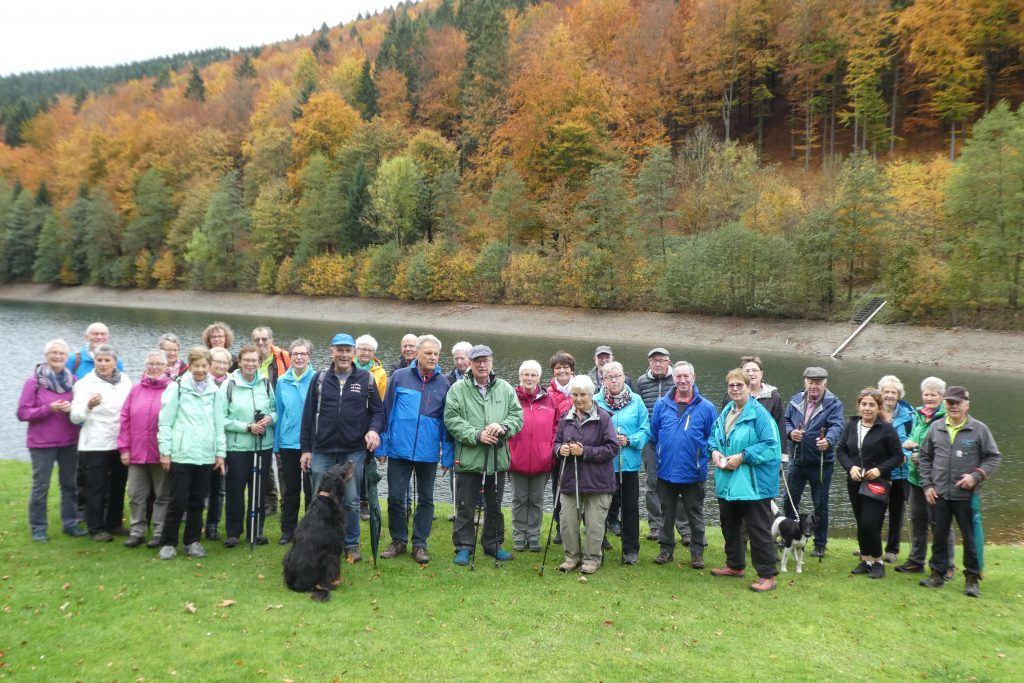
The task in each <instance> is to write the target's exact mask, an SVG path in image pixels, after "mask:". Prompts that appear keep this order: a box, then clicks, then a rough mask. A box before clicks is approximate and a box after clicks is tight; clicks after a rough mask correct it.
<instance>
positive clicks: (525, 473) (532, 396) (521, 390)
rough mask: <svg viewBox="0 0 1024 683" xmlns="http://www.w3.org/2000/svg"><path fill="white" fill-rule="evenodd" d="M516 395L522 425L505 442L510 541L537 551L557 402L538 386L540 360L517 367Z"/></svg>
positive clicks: (556, 414)
mask: <svg viewBox="0 0 1024 683" xmlns="http://www.w3.org/2000/svg"><path fill="white" fill-rule="evenodd" d="M516 396H517V397H518V398H519V404H520V405H521V406H522V407H523V428H522V430H521V431H520V432H519V433H518V434H516V435H515V436H513V437H512V439H511V440H510V441H509V442H508V445H509V450H510V451H511V453H512V463H511V465H510V466H509V470H508V471H509V476H510V477H511V479H512V542H513V544H514V545H513V549H514V550H515V551H516V552H523V550H525V549H526V548H527V546H529V548H530V552H534V553H539V552H540V527H541V522H542V521H543V520H544V508H543V507H542V506H543V504H544V488H545V487H546V486H547V483H548V475H549V474H550V473H551V467H552V462H553V461H554V452H553V451H552V444H553V443H554V439H555V427H556V426H557V425H558V415H559V413H558V405H557V403H556V402H555V399H554V397H552V396H551V394H550V393H549V392H547V391H546V390H545V389H544V387H542V386H540V363H538V362H537V361H535V360H528V361H523V364H522V365H520V366H519V386H518V387H516Z"/></svg>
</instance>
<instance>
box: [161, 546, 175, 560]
mask: <svg viewBox="0 0 1024 683" xmlns="http://www.w3.org/2000/svg"><path fill="white" fill-rule="evenodd" d="M177 556H178V551H177V550H175V549H174V546H173V545H165V546H164V547H163V548H160V554H159V555H157V557H158V558H159V559H161V560H173V559H174V558H175V557H177Z"/></svg>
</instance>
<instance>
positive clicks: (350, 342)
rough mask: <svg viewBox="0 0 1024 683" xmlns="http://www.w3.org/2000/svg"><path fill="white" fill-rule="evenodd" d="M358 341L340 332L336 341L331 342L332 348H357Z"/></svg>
mask: <svg viewBox="0 0 1024 683" xmlns="http://www.w3.org/2000/svg"><path fill="white" fill-rule="evenodd" d="M355 345H356V340H355V339H353V338H352V335H351V334H345V333H344V332H339V333H338V334H336V335H334V339H332V340H331V346H355Z"/></svg>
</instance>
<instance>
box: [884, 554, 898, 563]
mask: <svg viewBox="0 0 1024 683" xmlns="http://www.w3.org/2000/svg"><path fill="white" fill-rule="evenodd" d="M882 561H883V562H885V563H886V564H896V553H886V554H885V555H883V556H882Z"/></svg>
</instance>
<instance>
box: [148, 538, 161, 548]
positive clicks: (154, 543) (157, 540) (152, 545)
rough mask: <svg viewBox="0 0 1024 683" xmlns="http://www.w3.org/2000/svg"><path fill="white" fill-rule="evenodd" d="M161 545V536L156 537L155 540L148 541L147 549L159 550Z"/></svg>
mask: <svg viewBox="0 0 1024 683" xmlns="http://www.w3.org/2000/svg"><path fill="white" fill-rule="evenodd" d="M161 545H162V543H161V542H160V537H159V536H154V537H153V538H151V539H149V540H148V541H146V547H147V548H159V547H160V546H161Z"/></svg>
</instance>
